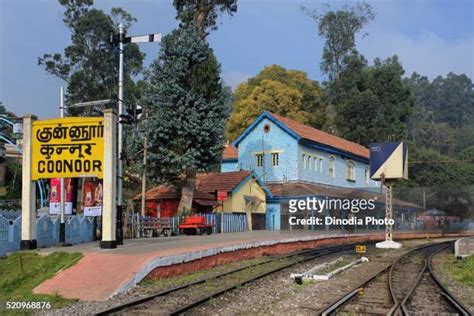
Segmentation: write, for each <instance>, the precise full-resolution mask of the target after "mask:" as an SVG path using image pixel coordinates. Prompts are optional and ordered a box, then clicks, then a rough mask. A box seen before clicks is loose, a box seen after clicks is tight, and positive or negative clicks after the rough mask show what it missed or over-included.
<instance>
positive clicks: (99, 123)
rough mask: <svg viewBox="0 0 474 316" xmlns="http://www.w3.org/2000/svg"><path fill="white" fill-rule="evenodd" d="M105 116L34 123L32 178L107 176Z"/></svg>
mask: <svg viewBox="0 0 474 316" xmlns="http://www.w3.org/2000/svg"><path fill="white" fill-rule="evenodd" d="M103 122H104V119H103V118H101V117H67V118H60V119H53V120H46V121H36V122H33V126H32V135H31V136H32V140H31V146H32V147H31V148H32V162H31V163H32V169H33V170H32V180H38V179H46V178H64V177H66V178H74V177H86V176H87V177H99V178H102V175H103V163H104V124H103Z"/></svg>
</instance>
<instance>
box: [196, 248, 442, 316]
mask: <svg viewBox="0 0 474 316" xmlns="http://www.w3.org/2000/svg"><path fill="white" fill-rule="evenodd" d="M437 241H438V240H437ZM423 243H426V240H414V241H405V242H403V248H402V249H400V250H390V251H387V250H382V249H377V248H368V252H367V257H369V259H370V260H371V261H370V262H368V263H363V264H359V265H357V266H355V267H354V268H352V269H349V270H346V271H344V272H342V273H340V274H338V275H336V276H334V277H333V278H332V279H330V280H329V281H321V282H313V283H305V284H303V285H301V286H300V285H297V284H295V283H294V282H293V281H292V280H291V279H290V278H289V274H290V273H291V272H300V271H304V270H305V269H307V268H309V267H311V266H313V265H315V264H318V263H321V262H325V261H330V260H331V259H332V258H330V257H329V256H327V257H324V258H321V259H318V260H315V261H313V262H312V263H308V264H305V266H300V267H299V268H293V269H291V270H292V271H288V270H285V271H282V272H279V273H277V274H274V275H272V276H269V277H265V278H263V279H261V280H259V281H256V282H253V283H252V284H250V285H248V286H245V287H243V288H242V289H240V290H237V291H233V292H231V293H229V294H227V295H225V296H223V297H221V298H218V299H215V300H213V302H212V303H209V304H207V305H205V306H202V307H199V308H197V309H195V310H193V312H192V314H193V315H250V314H252V315H255V314H257V315H288V314H291V315H314V314H315V313H316V312H317V311H319V310H320V309H321V308H322V307H324V306H325V305H327V304H329V303H330V302H331V301H333V300H335V299H336V298H338V297H340V296H341V295H343V294H344V293H345V292H347V291H349V290H351V289H353V288H354V287H355V286H357V285H358V284H360V283H361V282H362V281H363V280H364V279H366V278H367V277H369V276H370V275H372V274H373V273H374V271H377V270H379V269H381V268H383V267H384V266H386V265H388V264H389V263H390V262H391V261H392V260H394V259H395V258H396V257H398V256H399V255H400V254H402V253H405V252H407V251H408V250H409V249H410V248H413V247H415V246H417V245H420V244H423Z"/></svg>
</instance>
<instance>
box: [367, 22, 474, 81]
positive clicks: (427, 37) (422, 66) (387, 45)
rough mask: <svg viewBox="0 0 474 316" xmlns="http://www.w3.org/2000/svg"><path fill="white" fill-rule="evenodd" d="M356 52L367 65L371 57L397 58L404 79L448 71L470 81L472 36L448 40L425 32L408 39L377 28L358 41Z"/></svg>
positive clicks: (473, 49) (472, 72)
mask: <svg viewBox="0 0 474 316" xmlns="http://www.w3.org/2000/svg"><path fill="white" fill-rule="evenodd" d="M359 49H360V51H361V53H362V54H364V55H365V56H366V58H367V59H368V60H369V61H370V62H372V61H373V59H374V58H375V57H380V58H387V57H389V56H392V55H395V54H396V55H398V57H400V60H401V62H402V64H403V68H404V69H405V71H406V73H405V75H406V76H410V75H411V73H412V72H414V71H416V72H418V73H419V74H421V75H425V76H427V77H428V78H430V79H433V78H435V77H436V76H438V75H442V76H445V75H446V74H447V73H449V72H450V71H452V72H454V73H457V74H461V73H465V74H466V75H467V76H469V77H470V78H474V58H473V56H474V37H473V36H472V35H470V36H467V37H463V38H457V39H449V40H448V39H445V38H441V37H440V36H438V35H437V34H435V33H433V32H429V31H420V32H419V33H418V34H417V35H416V36H415V37H409V36H407V35H405V34H401V33H399V32H394V31H392V32H390V31H389V32H384V31H383V30H381V29H378V30H373V31H371V32H370V35H369V36H368V37H366V38H365V39H363V40H359Z"/></svg>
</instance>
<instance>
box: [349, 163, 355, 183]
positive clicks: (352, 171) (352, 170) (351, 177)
mask: <svg viewBox="0 0 474 316" xmlns="http://www.w3.org/2000/svg"><path fill="white" fill-rule="evenodd" d="M347 180H349V181H355V163H354V162H353V161H348V162H347Z"/></svg>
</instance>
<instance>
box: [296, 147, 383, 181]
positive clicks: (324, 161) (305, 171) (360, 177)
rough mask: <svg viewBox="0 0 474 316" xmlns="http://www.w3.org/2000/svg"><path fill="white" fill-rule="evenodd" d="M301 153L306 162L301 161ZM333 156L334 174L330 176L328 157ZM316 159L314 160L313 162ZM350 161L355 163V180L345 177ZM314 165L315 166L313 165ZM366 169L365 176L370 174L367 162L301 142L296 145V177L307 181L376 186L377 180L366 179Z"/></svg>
mask: <svg viewBox="0 0 474 316" xmlns="http://www.w3.org/2000/svg"><path fill="white" fill-rule="evenodd" d="M303 155H305V157H304V158H305V159H306V160H308V157H309V162H310V163H309V165H308V162H307V163H306V164H307V165H306V168H305V164H304V162H303ZM331 157H333V158H334V162H335V164H334V167H335V168H334V176H331V174H330V172H329V161H330V158H331ZM315 160H316V162H315ZM349 161H350V162H352V163H353V164H354V165H355V169H354V172H355V181H349V180H348V179H347V164H348V162H349ZM315 165H316V166H315ZM366 170H367V176H370V172H369V164H368V162H367V163H365V162H362V161H360V160H355V159H351V158H350V157H344V156H341V155H340V154H333V153H328V152H325V151H323V150H318V149H314V148H310V147H308V146H305V145H303V144H299V145H298V171H299V172H298V179H299V180H303V181H309V182H314V183H322V184H328V185H334V186H339V187H346V188H370V187H376V186H378V182H376V181H373V180H371V179H370V177H369V179H368V181H366Z"/></svg>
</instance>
